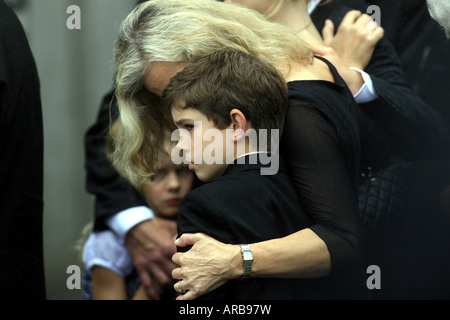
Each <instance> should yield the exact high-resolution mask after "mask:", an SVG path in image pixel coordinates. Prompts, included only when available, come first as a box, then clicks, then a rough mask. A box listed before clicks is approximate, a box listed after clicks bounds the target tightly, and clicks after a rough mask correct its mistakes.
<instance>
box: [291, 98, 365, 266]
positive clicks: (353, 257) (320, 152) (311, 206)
mask: <svg viewBox="0 0 450 320" xmlns="http://www.w3.org/2000/svg"><path fill="white" fill-rule="evenodd" d="M299 128H300V129H299ZM282 141H283V149H284V148H285V147H286V149H287V150H288V152H285V159H286V163H287V165H288V171H289V173H290V176H291V179H292V181H293V184H294V187H295V190H296V192H297V194H298V196H299V199H300V201H301V202H302V203H303V205H304V206H305V209H306V211H307V212H308V213H309V214H310V215H311V217H312V219H313V221H314V225H313V226H312V227H310V229H311V230H313V231H314V232H315V233H316V234H317V235H318V236H319V237H320V238H321V239H322V240H323V241H324V242H325V243H326V245H327V247H328V250H329V253H330V256H331V264H332V270H337V269H341V268H346V267H352V266H355V265H360V264H361V262H362V259H363V250H362V241H361V228H360V222H359V216H358V207H357V197H356V193H355V190H354V187H353V185H354V182H352V181H351V178H350V175H349V172H348V170H347V166H346V164H345V162H344V160H343V156H342V152H341V149H340V147H339V141H338V139H337V136H336V133H335V131H334V129H333V128H332V126H331V125H330V123H329V122H328V121H327V120H326V119H325V118H324V117H323V116H322V114H321V113H320V112H319V111H317V110H315V109H313V108H310V107H305V106H302V105H300V104H299V103H296V102H292V101H291V106H290V107H289V108H288V113H287V115H286V125H285V131H284V132H283V140H282ZM283 149H282V150H283Z"/></svg>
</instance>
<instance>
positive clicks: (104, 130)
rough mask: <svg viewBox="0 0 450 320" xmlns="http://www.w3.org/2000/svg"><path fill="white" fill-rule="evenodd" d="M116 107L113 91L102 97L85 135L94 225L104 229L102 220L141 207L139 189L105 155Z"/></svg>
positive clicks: (88, 189)
mask: <svg viewBox="0 0 450 320" xmlns="http://www.w3.org/2000/svg"><path fill="white" fill-rule="evenodd" d="M117 114H118V108H117V105H116V103H115V101H114V91H113V90H112V91H110V92H109V93H108V94H106V95H105V96H104V97H103V101H102V104H101V106H100V110H99V113H98V116H97V119H96V122H95V123H94V124H93V125H92V126H91V127H90V128H89V129H88V131H87V132H86V134H85V137H84V144H85V157H86V158H85V169H86V189H87V191H88V192H89V193H92V194H93V195H94V196H95V228H96V229H104V228H106V225H105V219H106V218H108V217H111V216H112V215H114V214H116V213H118V212H120V211H122V210H125V209H128V208H131V207H136V206H143V205H145V202H144V201H143V200H142V198H141V197H140V195H139V194H138V192H137V191H136V190H135V189H134V188H133V187H132V186H131V184H130V183H129V182H128V181H126V179H124V178H123V177H121V176H120V174H119V173H118V172H117V170H116V169H115V168H114V167H113V166H112V165H111V163H110V161H109V160H108V158H107V156H106V139H107V137H108V129H109V125H110V121H111V119H114V118H115V117H117Z"/></svg>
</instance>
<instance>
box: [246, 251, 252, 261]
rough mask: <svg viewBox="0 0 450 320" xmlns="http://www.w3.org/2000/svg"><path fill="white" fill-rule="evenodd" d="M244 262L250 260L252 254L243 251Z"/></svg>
mask: <svg viewBox="0 0 450 320" xmlns="http://www.w3.org/2000/svg"><path fill="white" fill-rule="evenodd" d="M244 260H252V253H251V252H248V251H244Z"/></svg>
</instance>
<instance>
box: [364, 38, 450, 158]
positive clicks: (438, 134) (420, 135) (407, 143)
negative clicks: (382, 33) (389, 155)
mask: <svg viewBox="0 0 450 320" xmlns="http://www.w3.org/2000/svg"><path fill="white" fill-rule="evenodd" d="M365 71H366V72H367V73H368V74H369V75H370V76H371V79H372V82H373V86H374V89H375V92H376V93H377V95H378V98H377V99H375V100H373V101H371V102H368V103H364V104H360V105H359V106H360V107H361V109H362V110H364V112H365V113H366V114H367V115H368V116H369V117H370V118H371V119H372V120H374V121H376V122H377V123H378V124H379V125H380V126H381V127H382V128H383V129H384V130H385V131H386V132H387V133H388V134H389V136H390V138H391V142H392V148H393V151H394V152H395V151H397V152H398V154H400V155H402V156H405V157H406V158H412V159H415V158H422V157H429V156H435V155H439V154H441V153H442V152H447V151H448V150H446V149H447V148H448V145H449V144H448V143H449V140H448V139H449V134H448V131H447V128H446V127H445V124H444V122H443V120H442V118H441V117H440V115H439V114H438V113H437V112H436V111H435V110H434V109H433V108H431V107H430V106H429V105H427V104H426V103H425V102H424V101H423V100H422V99H421V98H420V97H419V96H418V94H417V93H416V92H415V91H414V90H413V89H412V88H411V86H410V85H409V84H407V83H406V81H405V79H404V75H403V70H402V67H401V64H400V62H399V59H398V57H397V54H396V52H395V51H394V49H393V47H392V46H391V45H390V44H389V43H388V42H387V41H385V40H382V41H380V43H379V44H378V45H377V47H376V49H375V52H374V55H373V57H372V59H371V62H370V63H369V65H368V66H367V68H366V69H365Z"/></svg>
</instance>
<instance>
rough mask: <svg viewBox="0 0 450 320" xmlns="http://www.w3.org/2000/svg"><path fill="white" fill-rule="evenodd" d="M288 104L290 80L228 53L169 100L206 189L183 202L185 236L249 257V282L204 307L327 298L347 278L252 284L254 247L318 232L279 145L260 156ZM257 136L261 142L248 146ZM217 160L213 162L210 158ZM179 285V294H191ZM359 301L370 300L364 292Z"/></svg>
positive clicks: (207, 60)
mask: <svg viewBox="0 0 450 320" xmlns="http://www.w3.org/2000/svg"><path fill="white" fill-rule="evenodd" d="M248 88H251V92H252V93H250V94H249V89H248ZM287 99H288V95H287V85H286V83H285V81H284V78H283V76H282V75H281V74H280V73H279V72H278V71H277V70H276V69H274V68H273V67H272V66H271V65H270V64H268V63H265V62H263V61H261V60H260V59H258V58H256V57H253V56H250V55H248V54H245V53H243V52H240V51H229V50H226V49H225V50H221V51H218V52H215V53H212V54H210V55H208V56H205V57H203V58H200V59H199V60H197V61H196V62H194V63H193V64H191V65H188V66H187V67H186V68H185V69H184V70H182V71H180V72H179V73H178V74H177V75H175V76H174V77H173V78H172V79H171V81H170V83H169V85H168V86H167V88H166V90H165V92H164V94H163V102H164V104H165V105H166V106H167V107H170V108H171V111H172V117H173V120H174V122H175V124H176V125H177V127H178V128H179V129H180V131H181V137H180V139H179V142H178V144H177V149H178V150H179V151H181V152H182V154H183V160H184V161H187V162H188V163H190V164H189V167H190V168H191V169H192V170H194V171H195V173H196V175H197V176H198V178H199V179H200V180H202V181H203V182H205V183H206V184H204V185H203V186H200V187H198V188H196V189H194V190H193V191H191V192H190V193H189V194H188V195H186V197H185V198H184V199H183V200H182V202H181V205H180V208H179V215H178V221H177V224H178V236H179V237H180V236H181V235H183V234H185V233H196V232H202V233H205V234H207V235H209V236H211V237H214V238H215V239H217V240H219V241H222V242H224V243H228V244H240V245H241V248H242V252H243V259H244V268H243V269H242V271H243V275H242V276H243V277H242V278H243V279H244V280H246V281H240V280H238V279H234V280H231V281H229V282H227V283H226V284H224V285H223V286H221V287H220V288H217V289H215V290H213V291H212V292H209V293H208V294H206V295H204V296H202V297H200V298H201V299H302V298H303V299H315V298H325V297H329V294H330V292H332V291H333V289H332V286H331V285H332V284H331V283H332V282H333V281H334V279H335V278H337V277H340V273H339V272H337V273H335V274H334V275H333V276H328V277H324V278H320V279H316V280H311V279H303V280H300V279H290V278H284V279H283V278H248V277H249V276H250V274H251V263H252V261H251V258H249V260H247V259H246V258H247V257H246V255H247V254H249V255H251V248H250V246H249V245H247V244H249V243H255V242H259V241H264V240H270V239H274V238H279V237H284V236H287V235H290V234H292V233H294V232H296V231H298V230H301V229H304V228H308V227H310V226H311V225H312V224H313V222H312V219H311V217H310V216H309V215H308V214H307V212H306V211H305V210H304V208H303V205H302V204H301V203H300V201H299V199H298V197H297V194H296V191H295V189H294V186H293V184H292V181H291V180H290V177H289V175H288V172H287V169H286V166H285V163H284V160H283V158H282V156H281V155H279V154H276V153H275V152H276V150H277V149H278V147H277V145H276V144H275V145H272V144H271V145H270V147H268V148H267V149H264V148H261V145H264V142H265V141H264V139H265V138H266V136H265V135H263V134H262V132H263V130H267V132H270V134H271V136H269V135H268V136H269V137H268V140H269V141H270V139H272V141H274V140H273V138H274V136H273V135H274V134H275V132H276V134H279V135H281V132H282V130H283V127H284V119H285V112H286V109H287V106H288V103H287V102H288V100H287ZM211 130H212V132H216V134H215V135H214V142H212V143H207V144H205V143H202V142H201V141H200V140H197V139H203V140H205V137H206V136H209V134H211V133H210V132H211ZM251 132H253V133H254V134H255V137H256V139H255V140H252V138H250V139H249V140H248V141H247V140H246V136H247V135H249V136H250V135H251ZM249 133H250V134H249ZM208 140H209V139H208ZM261 140H262V142H263V143H262V144H261ZM275 140H276V137H275ZM198 146H201V148H199V147H198ZM211 150H214V151H211ZM230 151H231V152H230ZM266 152H269V153H266ZM230 153H231V157H230ZM218 154H220V156H217V155H218ZM211 155H213V156H212V157H214V161H211V158H208V156H211ZM172 160H173V159H172ZM267 160H269V161H267ZM264 170H267V171H266V172H265V171H264ZM188 249H190V247H185V248H181V249H179V250H180V251H184V252H185V251H187V250H188ZM247 264H248V265H247ZM341 275H342V274H341ZM180 279H181V280H180V281H179V282H177V283H176V284H175V285H174V288H175V290H177V291H179V292H180V293H181V294H184V293H185V292H184V290H183V283H184V282H183V279H182V278H180ZM241 280H242V279H241ZM362 284H363V283H361V285H362ZM352 285H355V287H358V284H352ZM350 286H351V285H349V287H350ZM339 290H340V292H341V294H343V295H342V296H341V297H343V296H345V294H348V292H345V289H344V288H343V287H340V288H339ZM355 290H356V289H355ZM344 292H345V293H344ZM352 294H355V292H353V293H352ZM356 296H358V297H360V298H362V297H364V295H363V294H361V293H360V292H359V293H358V294H356Z"/></svg>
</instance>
